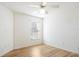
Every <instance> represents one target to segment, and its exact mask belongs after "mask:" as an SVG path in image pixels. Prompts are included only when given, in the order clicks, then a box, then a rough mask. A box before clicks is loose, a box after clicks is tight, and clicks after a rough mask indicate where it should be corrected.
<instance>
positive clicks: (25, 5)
mask: <svg viewBox="0 0 79 59" xmlns="http://www.w3.org/2000/svg"><path fill="white" fill-rule="evenodd" d="M0 4H2V5H4V6H6V7H8V8H9V9H11V10H12V11H15V12H20V13H25V14H29V15H33V16H36V17H43V15H42V14H41V13H40V8H39V7H38V8H36V7H31V6H33V5H36V6H40V4H41V2H3V3H2V2H1V3H0ZM56 4H58V3H48V5H49V6H52V7H54V6H53V5H56ZM30 5H31V6H30Z"/></svg>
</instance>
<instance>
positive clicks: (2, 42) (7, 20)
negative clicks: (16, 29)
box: [0, 5, 13, 56]
mask: <svg viewBox="0 0 79 59" xmlns="http://www.w3.org/2000/svg"><path fill="white" fill-rule="evenodd" d="M12 49H13V13H12V12H11V11H10V10H9V9H7V8H6V7H4V6H2V5H0V56H2V55H4V54H5V53H7V52H9V51H10V50H12Z"/></svg>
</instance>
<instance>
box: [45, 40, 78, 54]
mask: <svg viewBox="0 0 79 59" xmlns="http://www.w3.org/2000/svg"><path fill="white" fill-rule="evenodd" d="M44 44H46V45H48V46H51V47H56V48H59V49H62V50H66V51H70V52H73V53H77V54H79V52H78V51H74V50H69V49H65V48H61V47H58V46H55V45H53V44H51V43H49V42H47V41H45V42H44Z"/></svg>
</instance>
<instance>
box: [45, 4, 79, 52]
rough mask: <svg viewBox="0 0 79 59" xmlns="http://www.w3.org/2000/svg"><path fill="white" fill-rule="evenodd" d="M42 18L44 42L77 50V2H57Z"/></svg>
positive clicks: (78, 45) (78, 44)
mask: <svg viewBox="0 0 79 59" xmlns="http://www.w3.org/2000/svg"><path fill="white" fill-rule="evenodd" d="M58 4H59V6H60V7H59V8H51V9H48V14H47V15H46V18H45V19H44V41H45V44H49V45H51V46H55V47H59V48H62V49H66V50H71V51H79V3H58Z"/></svg>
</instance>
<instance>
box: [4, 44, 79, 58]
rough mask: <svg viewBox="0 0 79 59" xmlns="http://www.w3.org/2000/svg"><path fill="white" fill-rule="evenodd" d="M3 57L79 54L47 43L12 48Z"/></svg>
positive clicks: (71, 55) (75, 55)
mask: <svg viewBox="0 0 79 59" xmlns="http://www.w3.org/2000/svg"><path fill="white" fill-rule="evenodd" d="M3 57H79V54H78V53H74V52H70V51H66V50H62V49H59V48H55V47H50V46H48V45H36V46H31V47H26V48H21V49H16V50H13V51H11V52H9V53H7V54H5V55H4V56H3Z"/></svg>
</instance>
